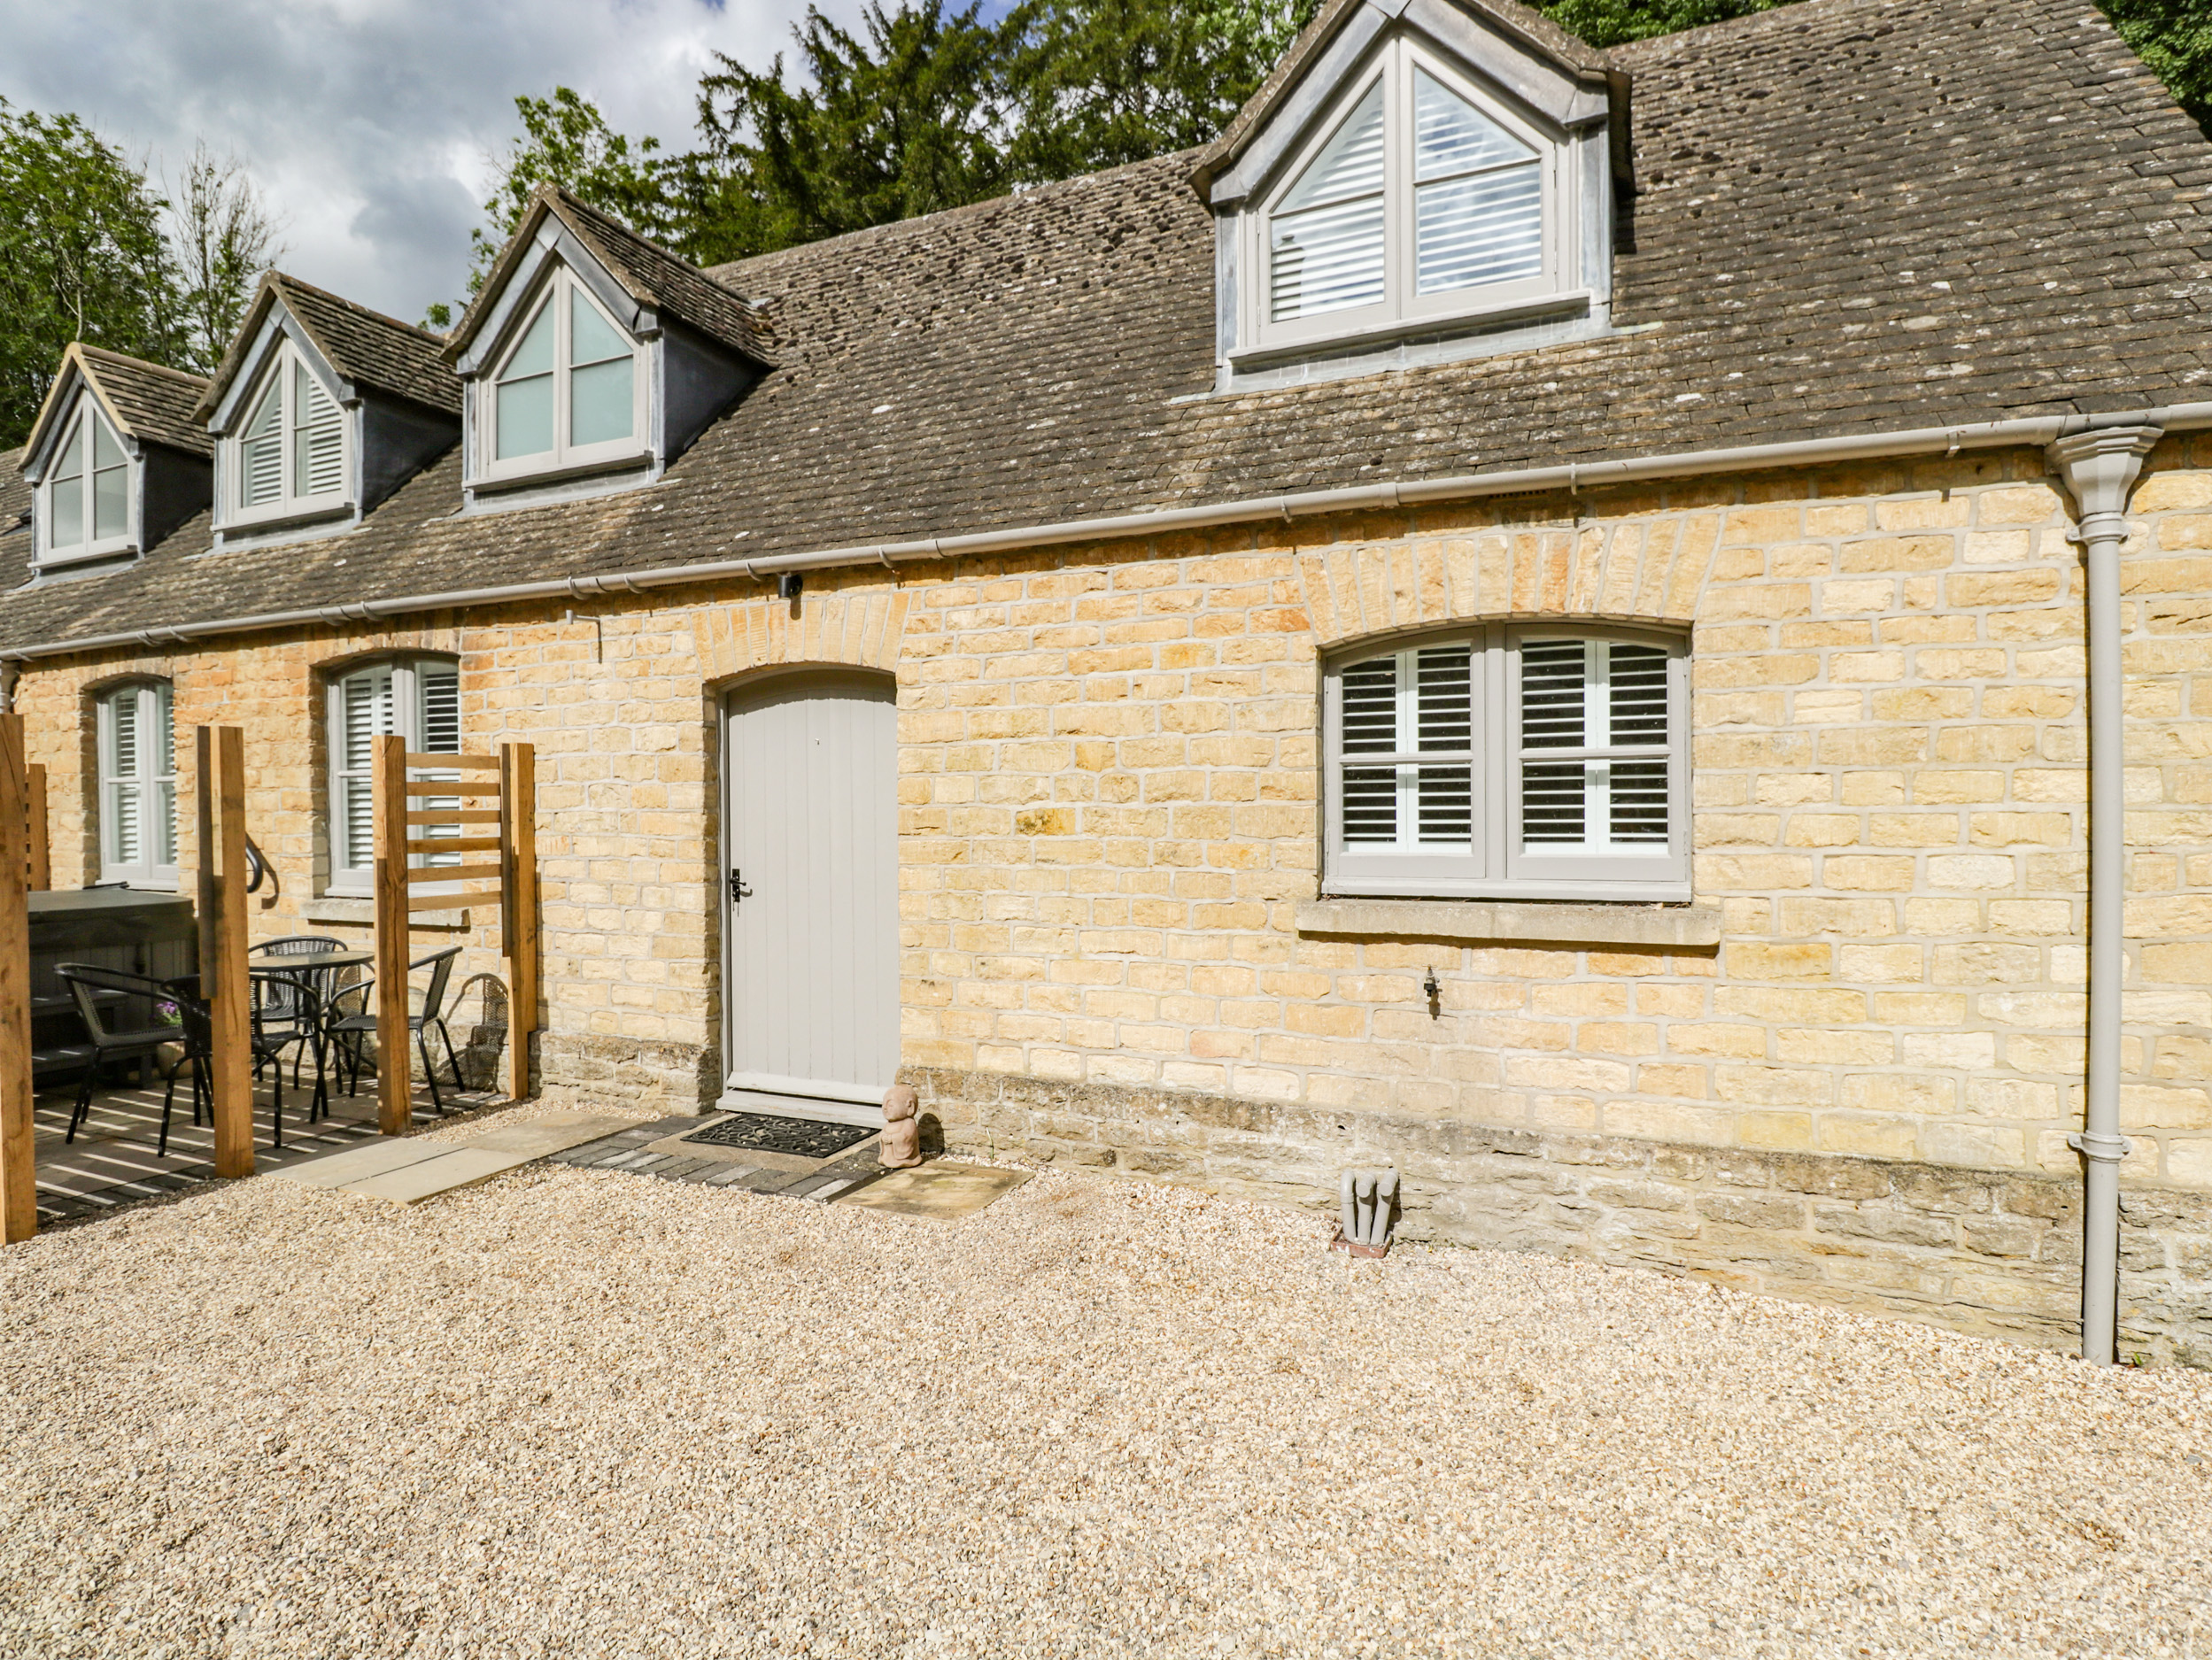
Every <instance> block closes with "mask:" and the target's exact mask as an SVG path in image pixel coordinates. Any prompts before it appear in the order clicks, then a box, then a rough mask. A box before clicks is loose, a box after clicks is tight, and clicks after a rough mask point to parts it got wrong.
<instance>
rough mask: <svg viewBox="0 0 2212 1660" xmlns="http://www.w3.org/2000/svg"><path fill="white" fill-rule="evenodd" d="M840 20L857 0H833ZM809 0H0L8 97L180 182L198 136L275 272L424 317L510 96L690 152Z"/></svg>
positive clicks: (471, 217)
mask: <svg viewBox="0 0 2212 1660" xmlns="http://www.w3.org/2000/svg"><path fill="white" fill-rule="evenodd" d="M823 10H824V11H825V12H828V13H829V14H830V15H831V16H832V17H835V18H839V19H840V20H847V19H852V18H854V17H856V16H857V15H858V12H859V10H860V4H859V0H824V5H823ZM804 11H805V0H0V42H4V44H0V97H5V98H7V99H8V100H9V101H10V102H11V103H12V104H16V105H17V106H18V107H19V108H27V109H35V110H39V111H42V112H62V111H74V112H76V113H77V114H79V115H81V116H82V117H83V118H85V119H86V120H88V121H89V122H90V123H92V125H93V126H94V127H97V129H98V130H99V132H100V133H101V135H103V136H104V137H105V138H107V139H109V140H110V141H112V142H113V143H119V144H120V145H122V146H123V147H124V149H126V150H127V151H128V152H129V153H130V154H131V156H132V157H133V158H134V159H150V160H151V164H152V166H153V168H154V169H155V170H156V172H157V174H158V173H159V170H160V169H162V168H164V167H166V168H167V169H168V170H169V171H170V172H171V173H172V174H174V172H175V171H176V170H177V169H178V168H179V167H180V166H181V165H182V162H183V161H184V160H185V158H188V157H189V155H190V154H191V152H192V144H193V141H194V140H195V139H196V138H205V140H206V141H207V142H208V143H209V144H210V145H211V146H213V148H214V149H216V150H217V151H232V152H235V153H236V155H237V156H238V158H240V159H241V160H243V161H244V163H245V164H246V165H247V166H248V167H249V168H250V169H251V171H252V172H253V174H254V175H255V176H256V178H257V179H259V181H260V182H261V184H262V186H263V188H264V189H265V191H266V192H267V196H268V197H269V198H270V201H271V203H272V205H274V206H275V209H276V211H277V212H278V213H279V214H281V215H282V219H283V220H284V229H283V239H284V241H285V243H287V244H288V245H289V250H290V251H289V252H288V253H287V254H286V256H285V258H284V260H283V265H284V267H285V269H287V270H289V271H290V272H292V273H293V274H296V275H298V276H300V277H303V278H305V279H306V281H308V282H314V283H318V284H320V285H321V286H322V287H325V288H329V289H331V290H335V291H336V292H338V293H341V294H344V295H345V296H347V297H349V298H352V299H356V300H359V301H360V302H361V303H362V304H363V305H373V306H375V307H376V308H377V309H378V310H380V311H384V312H390V313H392V314H394V315H395V316H398V317H402V318H405V319H407V320H410V321H412V320H415V319H417V318H419V317H421V316H422V309H423V307H424V306H426V305H429V303H430V302H431V301H433V300H439V299H445V300H452V299H455V298H458V297H459V296H460V288H461V283H462V281H463V278H464V275H465V274H466V271H467V268H468V231H469V228H470V227H471V226H472V225H475V224H476V222H477V220H478V213H479V206H480V204H481V203H482V202H483V198H484V197H485V196H486V195H487V194H488V191H489V181H490V178H491V168H490V166H489V159H490V158H491V156H493V155H496V154H498V153H499V152H501V151H504V150H505V149H506V148H507V143H509V142H510V141H511V140H512V139H513V138H514V136H515V135H516V134H517V133H518V132H519V130H520V128H519V125H518V123H517V122H516V120H515V117H514V96H515V94H517V93H521V92H529V93H538V94H543V93H545V92H548V91H550V90H551V89H553V87H555V86H556V85H563V86H572V87H575V88H576V89H577V90H578V91H580V92H583V93H584V94H585V96H587V97H591V98H592V99H593V100H594V101H595V102H596V103H597V104H599V108H600V109H601V110H602V111H603V112H605V114H606V116H607V120H608V121H609V122H610V123H612V124H613V125H614V126H615V127H616V128H617V129H618V130H620V131H623V132H628V133H638V134H642V133H652V134H654V135H658V136H659V137H660V138H661V141H662V142H663V143H668V144H670V145H672V146H680V145H682V144H684V143H687V142H688V140H689V139H690V136H691V127H692V92H693V87H694V83H695V82H696V81H697V80H698V78H699V74H700V70H701V69H702V68H703V67H705V66H707V65H708V63H709V62H711V60H712V54H713V53H714V52H715V50H721V51H724V52H727V53H729V54H730V55H731V57H733V58H739V59H740V60H741V61H743V62H746V63H748V64H752V65H754V66H765V65H766V64H767V62H768V60H769V59H770V58H771V57H773V56H774V55H775V54H776V53H777V51H779V50H786V49H787V48H788V46H789V44H790V39H791V36H790V27H791V24H792V22H793V20H794V19H796V18H798V17H799V16H800V15H802V14H803V12H804Z"/></svg>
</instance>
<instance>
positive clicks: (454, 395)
mask: <svg viewBox="0 0 2212 1660" xmlns="http://www.w3.org/2000/svg"><path fill="white" fill-rule="evenodd" d="M273 305H282V306H283V307H284V308H285V309H286V310H287V311H289V312H290V313H291V314H292V316H293V317H294V318H296V319H297V320H298V323H299V326H300V327H301V328H304V329H306V331H307V337H308V338H309V339H310V340H313V342H314V343H315V349H316V350H317V351H321V353H322V355H323V357H324V358H325V359H327V360H328V361H329V365H330V367H332V368H334V369H336V371H337V372H338V373H339V374H342V375H344V377H345V378H346V379H347V380H349V381H352V382H355V383H356V384H358V385H361V386H367V387H370V388H373V389H374V390H377V391H382V392H389V393H391V394H392V395H393V396H394V397H398V398H407V399H409V400H410V401H411V402H414V403H417V404H421V405H423V406H424V407H425V408H429V409H436V410H441V411H443V412H444V413H446V414H449V415H458V414H460V381H459V380H458V379H457V378H456V377H455V376H454V374H453V372H452V369H450V368H448V367H446V365H445V358H444V355H443V353H444V351H445V336H443V335H436V334H432V333H431V332H430V331H429V329H427V328H416V327H415V326H414V324H412V323H403V322H401V321H400V320H398V318H396V317H387V316H385V315H384V314H383V313H382V312H373V311H371V310H369V309H368V307H367V306H366V305H355V304H354V303H353V302H352V300H349V299H342V298H340V297H338V296H337V295H336V294H332V293H330V292H329V291H328V290H323V289H319V288H316V287H314V286H313V284H312V283H307V282H301V281H300V280H299V279H298V277H294V276H287V275H285V274H283V273H282V272H281V271H270V272H267V273H266V274H264V275H263V276H262V278H261V286H260V287H259V289H258V290H256V291H255V293H254V297H253V303H252V304H251V305H249V306H247V308H246V314H245V319H244V322H243V323H241V324H240V326H239V329H238V334H237V337H236V339H235V340H234V341H233V342H232V343H231V347H230V351H228V353H227V354H226V355H225V356H224V358H223V360H222V362H221V364H220V366H219V367H217V368H216V370H215V374H214V377H213V380H212V381H211V382H209V383H208V385H207V389H206V390H207V396H206V398H205V400H204V401H203V402H202V403H201V405H200V407H199V410H198V412H197V413H198V414H199V418H200V420H201V421H203V422H204V421H206V419H207V418H208V417H209V416H211V415H213V413H215V405H217V404H219V403H220V402H221V400H222V398H223V395H224V393H226V392H227V391H228V390H230V382H232V380H233V379H235V378H236V375H237V374H238V373H239V372H240V371H241V370H242V369H244V367H245V355H246V352H247V351H249V350H250V349H251V346H252V344H253V341H254V338H255V336H257V335H258V334H259V332H260V328H261V321H262V319H263V318H265V317H266V316H267V314H268V312H269V308H270V307H271V306H273Z"/></svg>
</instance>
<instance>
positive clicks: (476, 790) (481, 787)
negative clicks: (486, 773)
mask: <svg viewBox="0 0 2212 1660" xmlns="http://www.w3.org/2000/svg"><path fill="white" fill-rule="evenodd" d="M406 794H408V795H411V796H424V795H449V796H462V797H472V798H473V797H476V796H487V797H488V796H496V795H498V794H499V781H498V780H497V779H493V780H492V781H491V782H490V783H488V784H478V783H476V781H475V780H473V779H468V778H458V779H454V780H452V782H450V783H447V784H426V783H424V782H423V781H422V779H420V778H417V779H415V780H414V781H413V782H411V783H410V784H407V785H406Z"/></svg>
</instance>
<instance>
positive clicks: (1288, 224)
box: [1246, 36, 1566, 346]
mask: <svg viewBox="0 0 2212 1660" xmlns="http://www.w3.org/2000/svg"><path fill="white" fill-rule="evenodd" d="M1564 140H1565V135H1564V134H1546V133H1544V132H1543V131H1540V130H1538V128H1537V127H1535V126H1533V125H1531V124H1530V122H1529V120H1528V118H1527V117H1526V116H1525V115H1522V114H1515V113H1509V112H1507V110H1506V109H1505V107H1504V104H1503V103H1502V102H1501V101H1499V100H1497V99H1496V98H1493V97H1489V96H1487V95H1485V94H1484V93H1483V92H1481V90H1480V89H1478V88H1477V87H1476V86H1475V85H1474V84H1473V82H1472V81H1468V80H1466V78H1464V77H1463V76H1461V75H1459V74H1458V73H1456V72H1455V71H1454V70H1452V69H1451V68H1450V67H1448V66H1445V65H1444V64H1443V63H1442V61H1441V60H1439V59H1437V58H1435V57H1433V56H1432V55H1430V54H1429V53H1427V52H1426V51H1425V50H1422V49H1420V48H1419V47H1417V46H1416V45H1415V44H1414V43H1413V42H1412V40H1410V39H1408V38H1406V37H1404V36H1400V37H1398V38H1397V39H1396V40H1393V41H1391V42H1388V43H1387V44H1386V45H1385V46H1384V47H1383V48H1382V49H1381V51H1380V52H1379V53H1378V54H1377V55H1376V58H1375V60H1374V62H1373V66H1371V68H1370V69H1369V70H1368V72H1367V73H1365V75H1363V76H1361V77H1359V78H1358V80H1357V81H1356V82H1355V83H1354V84H1353V85H1352V86H1351V87H1350V89H1348V91H1347V92H1346V94H1345V95H1344V96H1343V97H1342V98H1340V99H1339V100H1338V102H1337V104H1336V106H1335V109H1334V113H1333V115H1332V117H1331V118H1330V119H1329V120H1326V121H1325V122H1324V123H1322V124H1321V125H1320V126H1319V127H1318V128H1317V129H1316V132H1315V134H1314V135H1313V137H1312V138H1311V139H1310V140H1309V142H1308V143H1307V146H1306V148H1305V149H1304V150H1303V151H1300V152H1297V153H1295V155H1294V157H1293V158H1292V159H1291V160H1290V162H1289V163H1288V165H1287V166H1284V167H1283V168H1282V169H1281V171H1280V175H1279V176H1280V181H1279V182H1278V183H1277V184H1276V185H1275V186H1274V187H1273V189H1272V192H1270V193H1269V194H1267V195H1266V196H1265V197H1262V198H1261V202H1260V205H1259V207H1258V209H1257V212H1255V213H1253V214H1252V215H1251V216H1250V220H1251V223H1252V226H1253V233H1252V235H1251V236H1250V237H1249V240H1248V242H1247V244H1246V245H1247V247H1248V249H1249V253H1250V257H1251V258H1252V259H1255V260H1256V261H1257V263H1258V266H1259V269H1260V272H1261V275H1260V280H1259V281H1258V282H1256V283H1254V284H1252V285H1251V291H1252V292H1253V293H1254V294H1255V295H1257V297H1258V299H1257V306H1258V309H1259V315H1258V317H1257V320H1256V344H1259V345H1261V346H1268V345H1272V344H1285V343H1291V342H1296V341H1302V340H1325V339H1327V338H1329V337H1331V336H1334V335H1337V334H1343V333H1348V332H1359V331H1363V330H1367V329H1372V328H1388V327H1389V326H1391V325H1393V324H1396V323H1400V322H1409V321H1418V320H1422V319H1425V318H1430V317H1441V316H1444V315H1447V314H1450V313H1469V312H1481V311H1482V310H1485V309H1489V308H1491V307H1493V306H1496V305H1512V304H1518V303H1520V302H1522V301H1525V300H1528V299H1531V298H1535V297H1541V296H1543V295H1545V294H1547V293H1550V292H1552V291H1555V290H1559V289H1560V288H1562V287H1563V286H1564V274H1563V273H1564V267H1565V264H1566V262H1565V260H1564V259H1563V257H1562V254H1561V251H1560V248H1561V245H1562V243H1563V239H1564V236H1565V235H1566V233H1565V231H1564V229H1563V228H1561V227H1560V225H1559V224H1558V221H1559V220H1561V219H1562V217H1563V214H1562V212H1561V210H1560V207H1559V205H1558V203H1559V200H1560V199H1561V198H1562V197H1563V192H1564V191H1565V189H1566V176H1565V174H1563V173H1562V171H1561V170H1562V168H1563V167H1564V166H1565V163H1564V161H1563V159H1562V157H1563V155H1564V153H1565V152H1564V149H1563V145H1564Z"/></svg>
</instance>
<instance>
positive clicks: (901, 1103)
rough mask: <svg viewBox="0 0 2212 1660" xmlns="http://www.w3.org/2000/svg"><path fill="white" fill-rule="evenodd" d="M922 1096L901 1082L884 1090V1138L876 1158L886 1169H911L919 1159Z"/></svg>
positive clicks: (879, 1145) (920, 1153) (879, 1143)
mask: <svg viewBox="0 0 2212 1660" xmlns="http://www.w3.org/2000/svg"><path fill="white" fill-rule="evenodd" d="M921 1111H922V1098H921V1097H920V1096H919V1095H917V1094H916V1093H914V1092H913V1091H912V1090H910V1089H909V1088H908V1087H907V1086H906V1085H903V1084H893V1085H892V1086H891V1087H890V1088H889V1089H887V1090H886V1091H884V1093H883V1139H881V1140H880V1141H878V1143H877V1144H876V1158H877V1160H878V1162H880V1163H881V1164H882V1165H883V1167H884V1168H885V1169H886V1170H912V1169H913V1168H914V1167H915V1166H916V1165H917V1164H919V1163H920V1162H922V1119H921Z"/></svg>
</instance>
